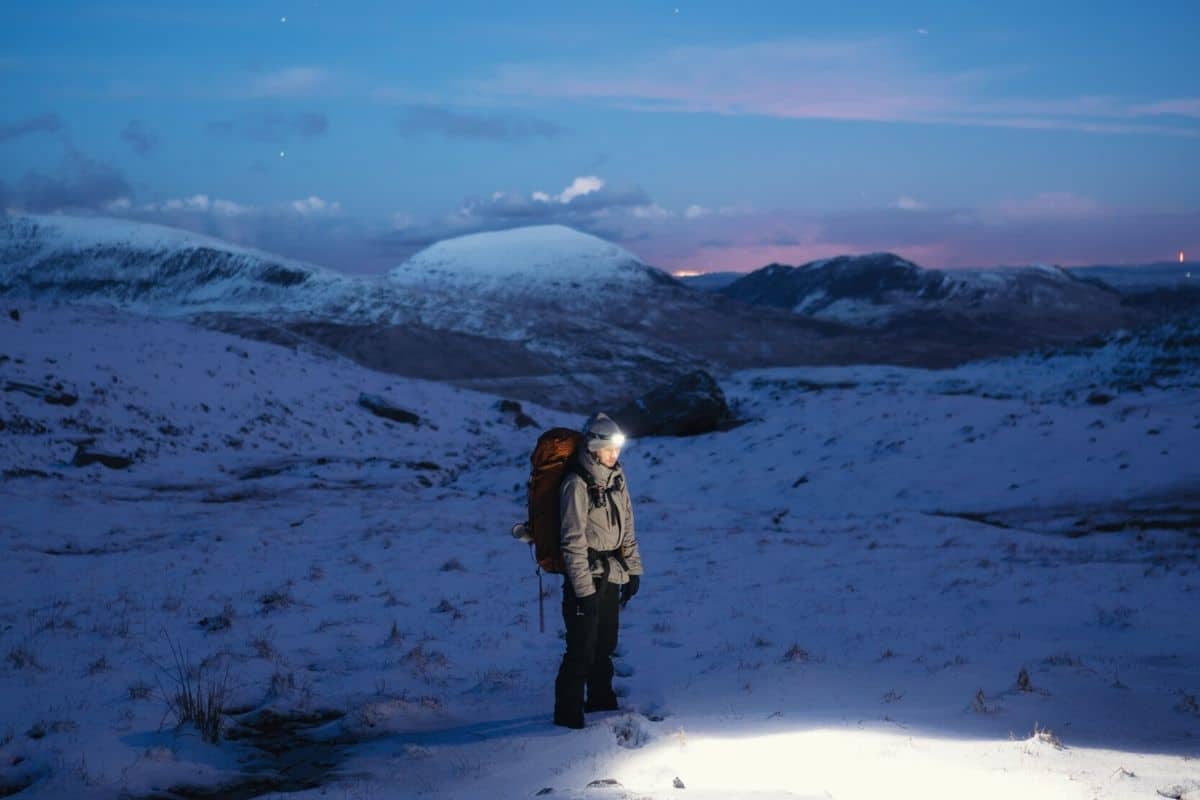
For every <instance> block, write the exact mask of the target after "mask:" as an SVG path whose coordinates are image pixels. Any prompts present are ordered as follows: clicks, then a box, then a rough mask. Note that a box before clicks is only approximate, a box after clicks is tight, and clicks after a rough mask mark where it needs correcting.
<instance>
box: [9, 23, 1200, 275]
mask: <svg viewBox="0 0 1200 800" xmlns="http://www.w3.org/2000/svg"><path fill="white" fill-rule="evenodd" d="M11 5H12V6H13V7H12V8H8V9H6V10H5V12H4V17H5V24H4V25H3V26H0V101H2V102H0V206H3V207H5V208H9V209H13V210H22V211H36V212H56V211H63V212H67V213H94V214H106V215H111V216H121V217H128V218H132V219H139V220H146V221H151V222H158V223H162V224H168V225H176V226H180V227H186V228H189V229H193V230H197V231H201V232H205V233H210V234H215V235H218V236H222V237H224V238H227V239H230V240H232V241H236V242H239V243H243V244H249V245H254V246H258V247H262V248H264V249H268V250H273V251H278V252H282V253H285V254H287V255H291V256H296V257H300V258H305V259H308V260H312V261H315V262H317V263H322V264H327V265H329V266H333V267H337V268H339V269H344V270H348V271H355V272H364V271H377V270H381V269H385V268H387V267H388V266H390V265H392V264H395V263H397V262H398V261H400V260H402V259H403V258H404V257H405V256H406V255H408V254H409V253H411V252H413V251H414V250H415V249H418V248H419V247H421V246H423V245H425V244H427V243H429V242H431V241H435V240H437V239H439V238H444V237H447V236H453V235H460V234H465V233H471V232H475V231H480V230H491V229H496V228H503V227H509V226H514V225H520V224H538V223H563V224H568V225H572V226H574V227H577V228H580V229H582V230H586V231H590V232H593V233H597V234H599V235H602V236H605V237H606V238H609V239H612V240H614V241H617V242H619V243H621V244H623V245H625V246H626V247H628V248H630V249H631V250H633V251H634V252H636V253H638V254H639V255H640V256H642V257H643V258H644V259H645V260H647V261H648V262H650V263H653V264H656V265H658V266H661V267H664V268H667V269H681V268H688V269H700V270H713V269H742V270H744V269H753V268H756V267H758V266H762V265H764V264H766V263H768V262H770V261H774V260H778V261H784V262H787V263H802V262H803V261H806V260H809V259H812V258H818V257H823V256H828V255H834V254H839V253H854V252H870V251H877V250H892V251H895V252H898V253H900V254H901V255H904V256H906V257H908V258H911V259H913V260H915V261H917V262H918V263H921V264H923V265H926V266H968V265H991V264H1017V263H1033V262H1047V263H1060V264H1085V263H1122V262H1124V263H1140V262H1149V261H1156V260H1165V259H1169V258H1173V257H1174V256H1175V254H1176V253H1177V252H1178V251H1179V250H1189V249H1190V250H1192V251H1193V252H1200V180H1198V179H1200V157H1198V156H1200V85H1198V84H1200V77H1198V76H1200V55H1198V53H1200V48H1197V46H1196V41H1195V39H1196V35H1197V33H1200V4H1196V3H1187V2H1177V3H1172V2H1160V3H1155V4H1153V6H1145V7H1139V6H1137V5H1134V4H1129V3H1124V2H1121V3H1118V2H1090V3H1073V2H1045V1H1043V2H1039V3H1019V2H1018V3H1011V2H1010V3H1004V4H986V3H974V2H954V3H951V2H929V3H861V2H860V3H854V4H842V5H841V6H838V5H837V4H830V3H827V2H820V3H807V2H780V3H765V2H764V3H750V4H745V5H740V6H739V5H737V4H730V3H695V4H693V3H687V2H682V1H679V2H666V3H655V2H640V3H614V2H606V3H603V4H596V5H591V4H586V3H565V4H564V3H530V2H516V3H513V2H508V3H502V4H499V3H483V2H442V3H395V2H390V3H384V2H378V3H358V2H343V3H329V2H314V1H313V0H298V1H291V0H280V2H273V3H245V2H241V3H234V2H208V3H203V4H201V3H195V4H185V3H142V2H118V3H97V2H90V3H67V2H45V3H39V4H36V6H35V5H34V4H11Z"/></svg>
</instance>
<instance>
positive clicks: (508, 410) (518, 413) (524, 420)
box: [498, 400, 538, 428]
mask: <svg viewBox="0 0 1200 800" xmlns="http://www.w3.org/2000/svg"><path fill="white" fill-rule="evenodd" d="M498 407H499V409H500V411H501V413H503V414H512V415H513V424H514V425H516V426H517V428H536V427H538V424H537V420H535V419H534V418H533V417H531V416H529V415H528V414H526V413H525V409H523V408H521V404H520V403H518V402H517V401H516V400H501V401H500V402H499V404H498Z"/></svg>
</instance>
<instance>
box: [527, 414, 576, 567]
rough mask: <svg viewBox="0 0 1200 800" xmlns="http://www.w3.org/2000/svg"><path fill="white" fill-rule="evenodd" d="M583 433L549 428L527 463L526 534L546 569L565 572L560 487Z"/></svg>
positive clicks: (538, 560)
mask: <svg viewBox="0 0 1200 800" xmlns="http://www.w3.org/2000/svg"><path fill="white" fill-rule="evenodd" d="M582 443H583V434H582V433H579V432H578V431H573V430H571V429H570V428H551V429H550V430H548V431H546V432H545V433H543V434H542V435H541V436H539V437H538V440H537V446H536V447H534V448H533V455H532V456H530V458H529V462H530V466H531V467H532V468H531V470H530V472H529V488H528V501H529V520H528V521H527V522H526V525H527V526H528V529H529V530H528V534H529V537H530V538H531V539H532V540H533V557H534V558H535V559H537V563H538V566H539V567H541V569H542V570H544V571H546V572H553V573H563V572H566V571H567V568H566V564H564V563H563V558H562V553H560V552H559V543H560V542H559V535H560V533H561V530H562V509H561V508H559V489H560V488H561V487H562V482H563V479H564V478H565V477H566V476H567V465H568V464H569V463H570V460H571V457H572V456H574V455H575V451H576V450H577V449H578V448H579V445H580V444H582Z"/></svg>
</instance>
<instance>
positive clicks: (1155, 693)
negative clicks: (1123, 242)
mask: <svg viewBox="0 0 1200 800" xmlns="http://www.w3.org/2000/svg"><path fill="white" fill-rule="evenodd" d="M19 311H20V314H19V317H20V318H19V320H18V319H13V318H11V317H10V315H9V314H8V313H7V308H6V309H5V312H6V313H5V314H4V315H3V317H2V318H0V388H2V389H3V390H4V391H3V393H2V394H0V401H2V403H3V406H2V412H0V421H2V422H3V429H2V430H0V443H2V447H0V470H3V480H2V481H0V493H2V496H0V509H3V510H2V511H0V548H2V553H3V557H2V558H0V585H3V590H2V591H0V796H4V795H6V794H11V793H16V794H17V796H19V797H22V798H25V797H29V798H68V797H69V798H75V797H89V798H92V797H95V798H118V797H126V798H146V797H159V798H166V797H231V798H238V797H257V796H283V793H284V792H294V793H289V794H287V795H286V796H288V797H295V798H308V797H312V798H317V797H334V798H363V799H365V798H381V799H382V798H407V797H420V796H428V797H453V798H488V799H489V800H502V799H503V798H521V797H534V796H548V797H550V798H556V797H567V798H606V797H608V798H618V797H621V798H662V797H689V798H784V797H787V798H839V799H840V798H880V797H918V798H963V797H969V798H1145V797H1156V796H1168V797H1191V798H1197V797H1200V758H1198V757H1200V616H1198V615H1197V608H1198V607H1200V563H1198V556H1200V536H1198V532H1197V527H1198V520H1200V458H1197V456H1196V454H1197V453H1198V452H1200V403H1198V402H1197V401H1200V392H1198V391H1197V389H1196V388H1195V387H1194V386H1193V385H1191V384H1189V383H1188V381H1186V380H1185V381H1177V382H1174V383H1172V382H1169V381H1167V382H1164V381H1154V382H1152V383H1150V384H1148V385H1149V386H1154V387H1155V388H1147V387H1146V386H1143V387H1142V388H1141V389H1140V390H1137V391H1135V390H1133V389H1131V388H1129V374H1130V373H1129V369H1128V367H1129V360H1130V358H1134V359H1136V357H1137V353H1136V352H1135V351H1121V350H1120V349H1119V348H1117V349H1116V350H1114V349H1113V348H1109V349H1106V350H1103V351H1100V352H1098V353H1095V354H1087V353H1081V354H1076V355H1064V356H1061V357H1058V358H1056V359H1049V360H1041V359H1023V360H1021V359H1018V360H1012V361H1004V362H994V363H991V364H986V365H972V366H968V367H964V368H961V369H959V370H956V371H953V372H937V373H935V372H926V371H921V370H904V369H896V368H890V367H889V368H885V367H855V368H837V369H815V368H805V369H787V370H769V371H759V372H752V373H739V374H736V375H732V376H725V378H724V379H723V387H724V389H725V391H726V392H727V394H728V396H729V398H730V400H731V402H732V403H734V404H735V406H736V409H737V411H738V413H739V416H740V417H742V418H744V419H746V420H748V422H747V423H746V424H745V425H742V426H741V427H738V428H736V429H734V430H732V431H728V432H724V433H719V434H713V435H708V436H702V437H696V438H692V439H679V440H660V439H646V440H642V441H637V442H633V443H632V444H631V446H629V447H628V448H627V449H626V451H625V453H624V454H623V457H622V460H623V462H624V464H625V465H626V471H627V473H628V476H629V480H630V485H631V489H632V491H633V494H634V498H635V512H636V514H637V518H638V522H639V539H640V541H641V547H642V552H643V556H644V560H645V562H646V576H645V579H644V581H643V584H642V591H641V593H640V594H639V595H638V596H637V597H636V598H635V599H634V600H633V601H632V602H631V603H630V605H629V606H628V607H627V608H626V609H625V611H624V614H623V621H622V643H621V646H620V649H619V655H620V658H619V659H618V669H617V671H618V675H619V676H620V677H619V678H618V682H617V683H618V692H619V693H620V694H621V696H622V701H623V705H624V706H625V709H624V710H622V711H621V712H615V713H607V714H594V715H589V717H588V727H587V729H585V730H583V731H568V730H564V729H560V728H555V727H554V726H552V725H551V723H550V712H551V705H552V683H553V678H554V674H555V670H556V668H557V665H558V660H559V657H560V655H561V648H562V644H561V640H560V638H559V632H560V629H561V620H560V618H559V616H558V601H557V598H558V586H557V581H556V580H555V579H553V578H547V579H545V583H544V585H545V589H546V593H547V597H546V603H545V610H546V620H547V624H546V632H545V633H540V632H539V630H538V603H537V594H538V585H539V584H538V578H537V576H536V575H535V574H534V568H533V562H532V559H531V558H530V556H529V553H528V551H527V549H525V547H524V546H523V545H521V544H519V543H517V542H515V541H513V540H512V539H511V538H510V537H509V527H510V525H511V524H512V523H513V522H515V521H517V520H518V519H522V518H523V513H524V510H523V486H524V480H525V476H526V471H527V463H528V462H527V459H528V455H529V452H530V450H531V448H532V446H533V443H534V440H535V439H536V435H537V432H538V431H539V430H540V429H541V428H545V427H549V426H551V425H556V424H565V425H571V426H577V425H579V424H580V423H581V422H582V415H565V414H563V413H561V412H554V411H548V410H546V409H545V408H539V407H530V406H528V405H526V406H525V407H524V408H523V409H522V410H521V412H518V411H517V410H516V409H515V408H513V407H512V406H511V405H505V406H503V407H502V406H501V398H497V397H491V396H486V395H482V394H473V393H470V392H465V391H460V390H455V389H452V388H447V387H444V386H442V385H438V384H433V383H425V382H420V381H412V380H405V379H400V378H396V377H395V376H389V375H383V374H380V373H375V372H371V371H368V370H365V369H363V368H361V367H358V366H356V365H354V364H352V363H350V362H348V361H333V360H328V359H326V358H323V357H317V356H315V355H309V354H306V353H303V352H293V351H290V350H286V349H283V348H279V347H274V346H271V345H267V344H261V343H255V342H247V341H243V340H240V339H237V338H233V337H230V336H226V335H223V334H219V333H215V332H212V331H207V330H200V329H195V328H191V327H188V326H187V325H185V324H183V323H180V322H173V321H162V320H150V319H143V318H137V317H130V316H126V315H123V314H121V313H120V312H117V311H107V310H103V309H84V308H72V307H51V306H38V305H33V304H23V305H21V306H20V308H19ZM363 393H365V394H367V395H370V396H377V397H379V398H383V399H386V400H388V401H390V402H393V403H395V404H396V405H397V406H400V407H402V408H403V409H406V410H407V411H409V412H412V413H413V414H415V415H416V416H417V418H418V419H417V420H416V421H415V422H411V421H410V422H407V423H406V422H396V421H390V420H386V419H383V418H380V417H378V416H375V415H373V414H372V413H370V412H369V411H368V410H367V409H366V408H364V407H363V406H362V405H360V404H359V399H360V395H362V394H363ZM520 413H524V414H526V415H529V416H530V417H532V418H533V419H534V420H536V423H537V427H519V423H521V422H526V421H527V420H524V419H523V418H522V417H521V416H520ZM88 439H93V440H94V442H92V443H91V444H84V445H82V446H81V445H80V442H82V441H84V440H88ZM93 451H98V452H99V453H100V454H101V455H104V456H106V457H107V456H125V457H132V458H133V464H132V465H131V466H128V467H127V468H123V469H115V468H109V467H106V466H105V465H104V464H102V463H93V464H90V465H87V466H76V465H74V463H73V461H74V460H75V459H76V457H77V455H78V456H79V460H81V461H82V460H86V458H85V456H86V454H87V453H88V452H93ZM181 676H187V677H188V680H189V682H190V683H191V684H192V685H193V686H194V687H199V689H200V691H201V693H202V694H207V693H209V692H210V691H214V692H217V693H218V694H219V692H220V689H221V687H224V689H225V694H224V697H223V702H222V703H221V707H222V708H223V711H224V713H223V714H222V715H221V717H220V721H221V723H222V732H221V738H220V741H219V742H218V743H216V744H213V743H210V742H207V741H205V740H204V738H203V737H202V736H201V734H200V732H199V730H198V729H197V727H196V726H195V725H193V724H190V723H188V724H183V725H177V724H176V723H177V719H178V709H175V708H172V701H173V699H174V698H175V697H176V695H177V693H178V681H179V680H180V678H181Z"/></svg>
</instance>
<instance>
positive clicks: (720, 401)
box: [612, 370, 735, 437]
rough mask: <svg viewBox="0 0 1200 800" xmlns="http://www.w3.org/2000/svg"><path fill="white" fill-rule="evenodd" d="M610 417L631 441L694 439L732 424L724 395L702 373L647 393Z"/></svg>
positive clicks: (689, 374)
mask: <svg viewBox="0 0 1200 800" xmlns="http://www.w3.org/2000/svg"><path fill="white" fill-rule="evenodd" d="M612 417H613V419H615V420H616V421H617V424H618V425H620V426H621V429H622V430H623V431H625V432H626V434H627V435H629V436H633V437H639V436H696V435H699V434H702V433H712V432H713V431H718V430H727V429H728V428H730V427H732V426H733V424H734V423H735V419H734V415H733V412H732V411H731V410H730V409H729V405H728V404H727V403H726V402H725V393H724V392H722V391H721V387H720V386H718V385H717V382H716V381H715V380H714V379H713V377H712V376H711V375H709V374H708V373H707V372H704V371H703V370H696V371H695V372H689V373H688V374H686V375H683V376H681V377H680V378H678V379H677V380H675V381H674V382H673V383H669V384H666V385H663V386H660V387H658V388H657V389H653V390H651V391H650V392H647V393H646V394H645V395H643V396H642V397H640V398H638V399H637V400H635V401H634V402H632V403H630V404H628V405H626V406H625V407H624V408H621V409H620V410H618V411H617V412H616V413H614V414H613V415H612Z"/></svg>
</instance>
